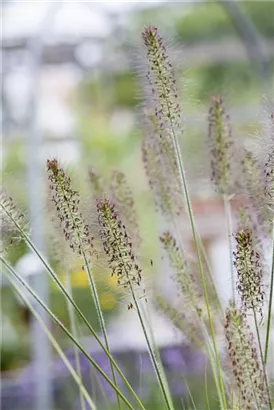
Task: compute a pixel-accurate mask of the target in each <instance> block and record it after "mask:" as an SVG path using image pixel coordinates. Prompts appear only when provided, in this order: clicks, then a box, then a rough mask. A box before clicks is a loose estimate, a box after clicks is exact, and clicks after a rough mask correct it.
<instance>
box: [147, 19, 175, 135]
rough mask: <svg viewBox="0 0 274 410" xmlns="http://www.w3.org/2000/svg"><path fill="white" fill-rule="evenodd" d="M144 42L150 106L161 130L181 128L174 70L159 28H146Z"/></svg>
mask: <svg viewBox="0 0 274 410" xmlns="http://www.w3.org/2000/svg"><path fill="white" fill-rule="evenodd" d="M142 40H143V44H144V46H145V51H146V59H147V72H146V79H147V81H148V86H149V87H148V88H149V91H150V98H148V103H149V104H148V105H150V104H151V103H152V104H151V105H152V106H153V108H154V113H155V115H156V119H157V122H158V124H159V126H160V129H161V130H164V129H166V128H172V127H180V126H181V109H180V104H179V93H178V89H177V85H176V79H175V75H174V70H173V67H172V64H171V61H170V58H169V56H168V54H167V50H166V47H165V45H164V42H163V39H162V37H161V36H160V34H159V31H158V29H157V27H153V26H149V27H146V28H145V29H144V30H143V33H142Z"/></svg>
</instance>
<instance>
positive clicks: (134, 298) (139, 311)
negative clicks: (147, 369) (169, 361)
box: [129, 282, 173, 410]
mask: <svg viewBox="0 0 274 410" xmlns="http://www.w3.org/2000/svg"><path fill="white" fill-rule="evenodd" d="M129 283H130V290H131V294H132V298H133V301H134V305H135V307H136V310H137V314H138V318H139V320H140V324H141V326H142V330H143V333H144V336H145V339H146V342H147V346H148V350H149V354H150V357H151V360H152V363H153V366H154V369H155V372H156V375H157V378H158V382H159V384H160V387H161V390H162V393H163V396H164V399H165V402H166V406H167V408H168V410H172V409H173V405H172V403H170V400H169V397H168V394H167V393H166V386H165V383H164V381H163V379H162V375H161V371H160V368H159V364H158V361H157V355H156V354H155V352H154V350H153V348H152V346H151V343H150V340H149V337H148V333H147V330H146V327H145V323H144V320H143V317H142V314H141V310H140V306H139V304H138V302H137V299H136V296H135V293H134V290H133V287H132V284H131V282H129Z"/></svg>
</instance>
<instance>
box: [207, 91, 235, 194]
mask: <svg viewBox="0 0 274 410" xmlns="http://www.w3.org/2000/svg"><path fill="white" fill-rule="evenodd" d="M208 142H209V149H210V157H211V158H210V164H211V180H212V181H213V182H214V184H215V186H216V189H217V190H218V191H219V192H220V193H221V194H228V193H229V192H230V191H231V189H232V188H233V176H232V169H231V163H232V158H233V140H232V131H231V126H230V119H229V116H228V114H227V112H226V108H225V104H224V101H223V99H222V98H221V97H213V98H212V100H211V105H210V109H209V119H208ZM230 193H231V192H230Z"/></svg>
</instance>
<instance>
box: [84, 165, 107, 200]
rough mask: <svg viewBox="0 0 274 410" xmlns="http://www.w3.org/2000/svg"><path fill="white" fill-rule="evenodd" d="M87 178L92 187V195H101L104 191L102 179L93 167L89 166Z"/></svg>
mask: <svg viewBox="0 0 274 410" xmlns="http://www.w3.org/2000/svg"><path fill="white" fill-rule="evenodd" d="M88 178H89V182H90V185H91V189H92V194H93V195H94V196H96V197H97V196H101V195H103V193H104V189H103V184H104V182H103V180H102V177H101V175H100V174H98V173H97V172H96V171H95V169H93V168H90V169H89V170H88Z"/></svg>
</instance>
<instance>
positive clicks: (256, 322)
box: [252, 307, 272, 410]
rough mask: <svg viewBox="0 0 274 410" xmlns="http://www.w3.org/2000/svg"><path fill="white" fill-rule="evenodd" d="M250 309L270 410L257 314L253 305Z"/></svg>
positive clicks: (270, 409) (270, 408)
mask: <svg viewBox="0 0 274 410" xmlns="http://www.w3.org/2000/svg"><path fill="white" fill-rule="evenodd" d="M252 310H253V317H254V323H255V328H256V334H257V339H258V345H259V351H260V358H261V363H262V369H263V375H264V381H265V387H266V393H267V399H268V404H269V410H272V404H271V399H270V392H269V386H268V380H267V374H266V369H265V364H264V355H263V349H262V343H261V337H260V332H259V326H258V320H257V316H256V312H255V309H254V307H253V309H252Z"/></svg>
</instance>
